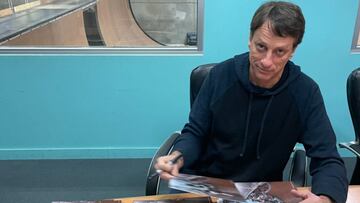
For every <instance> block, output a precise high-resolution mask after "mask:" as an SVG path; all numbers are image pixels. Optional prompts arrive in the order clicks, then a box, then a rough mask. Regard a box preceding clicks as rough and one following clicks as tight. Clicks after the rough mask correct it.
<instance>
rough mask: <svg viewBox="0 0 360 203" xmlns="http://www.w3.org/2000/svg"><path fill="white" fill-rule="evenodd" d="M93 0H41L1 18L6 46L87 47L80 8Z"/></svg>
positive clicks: (0, 39) (1, 36) (0, 38)
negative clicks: (32, 5)
mask: <svg viewBox="0 0 360 203" xmlns="http://www.w3.org/2000/svg"><path fill="white" fill-rule="evenodd" d="M95 3H96V0H76V1H74V0H62V1H46V0H42V1H41V4H40V5H39V6H36V7H33V8H30V9H27V10H24V11H21V12H18V13H15V14H13V15H9V16H6V17H2V18H0V27H1V28H2V29H0V44H1V45H5V46H88V42H87V38H86V34H85V30H84V28H85V27H84V20H83V16H82V13H83V9H84V8H87V7H89V6H91V5H94V4H95Z"/></svg>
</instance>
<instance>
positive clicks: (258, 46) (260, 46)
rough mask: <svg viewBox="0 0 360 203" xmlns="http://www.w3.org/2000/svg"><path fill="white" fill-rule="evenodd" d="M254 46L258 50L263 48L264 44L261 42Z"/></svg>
mask: <svg viewBox="0 0 360 203" xmlns="http://www.w3.org/2000/svg"><path fill="white" fill-rule="evenodd" d="M256 48H257V49H258V50H265V46H264V45H262V44H257V45H256Z"/></svg>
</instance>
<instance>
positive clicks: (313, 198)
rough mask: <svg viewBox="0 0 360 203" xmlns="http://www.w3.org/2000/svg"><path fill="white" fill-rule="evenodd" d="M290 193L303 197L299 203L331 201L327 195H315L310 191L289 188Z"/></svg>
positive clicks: (329, 202)
mask: <svg viewBox="0 0 360 203" xmlns="http://www.w3.org/2000/svg"><path fill="white" fill-rule="evenodd" d="M291 193H292V194H294V195H296V196H297V197H300V198H302V199H303V201H301V202H300V203H333V201H331V199H330V198H329V197H327V196H324V195H320V196H317V195H315V194H314V193H312V192H310V191H301V192H300V191H297V190H291Z"/></svg>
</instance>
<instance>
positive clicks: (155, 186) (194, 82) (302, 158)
mask: <svg viewBox="0 0 360 203" xmlns="http://www.w3.org/2000/svg"><path fill="white" fill-rule="evenodd" d="M214 65H216V63H211V64H205V65H200V66H198V67H196V68H195V69H194V70H193V71H192V72H191V75H190V106H192V104H193V102H194V100H195V98H196V96H197V94H198V92H199V90H200V87H201V85H202V83H203V81H204V80H205V78H206V76H207V75H208V73H209V71H210V70H211V68H213V67H214ZM179 135H180V132H175V133H174V134H172V135H171V136H170V137H169V138H168V139H167V140H166V141H165V142H164V143H163V144H162V145H161V146H160V148H159V149H158V151H157V152H156V153H155V155H154V157H153V158H152V160H151V163H150V166H149V169H148V175H147V177H149V176H150V175H151V174H153V173H155V172H156V170H155V169H154V164H155V163H156V160H157V159H158V158H159V157H160V156H164V155H168V154H170V153H171V150H172V147H173V143H174V141H175V140H176V138H177V137H178V136H179ZM306 174H307V159H306V155H305V151H304V150H303V149H294V154H293V159H292V163H291V165H290V172H289V178H288V180H289V181H292V182H293V183H294V185H295V186H299V187H301V186H306V178H307V177H306ZM159 188H160V178H159V177H158V176H157V177H154V178H152V179H149V178H147V180H146V188H145V194H146V195H157V194H158V193H159Z"/></svg>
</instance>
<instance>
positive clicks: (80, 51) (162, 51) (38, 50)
mask: <svg viewBox="0 0 360 203" xmlns="http://www.w3.org/2000/svg"><path fill="white" fill-rule="evenodd" d="M196 32H197V45H196V46H193V47H185V46H184V47H179V46H165V47H2V46H0V55H131V56H134V55H135V56H136V55H156V56H157V55H202V54H203V49H204V45H203V43H204V0H197V30H196Z"/></svg>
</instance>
